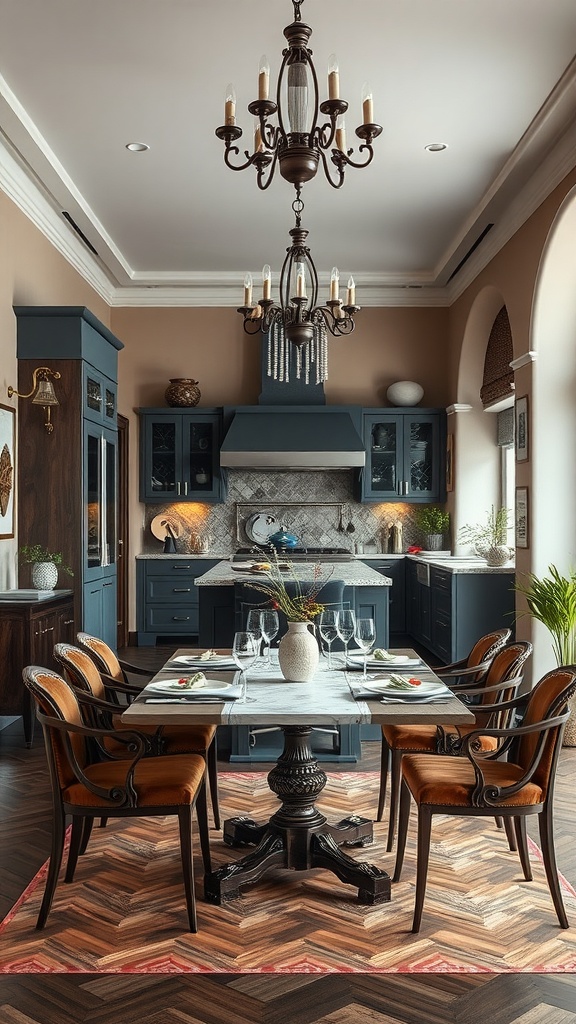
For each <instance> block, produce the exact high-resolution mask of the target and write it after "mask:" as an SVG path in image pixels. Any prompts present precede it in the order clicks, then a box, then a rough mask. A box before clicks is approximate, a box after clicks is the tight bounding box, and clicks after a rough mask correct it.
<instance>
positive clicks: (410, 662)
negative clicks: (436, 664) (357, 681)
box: [346, 655, 430, 672]
mask: <svg viewBox="0 0 576 1024" xmlns="http://www.w3.org/2000/svg"><path fill="white" fill-rule="evenodd" d="M366 664H367V666H368V668H370V669H375V668H376V669H379V670H380V672H388V671H393V672H404V671H408V672H413V671H414V669H415V668H420V670H422V669H425V668H426V666H425V665H424V662H423V661H422V659H421V658H406V657H404V656H403V655H398V656H397V658H394V660H392V659H391V660H390V661H380V660H379V659H376V658H372V657H370V655H368V659H367V661H366ZM346 668H347V669H348V670H349V671H350V672H363V671H364V659H363V658H362V656H356V657H354V656H352V657H350V655H349V656H348V659H347V661H346ZM428 671H430V669H428Z"/></svg>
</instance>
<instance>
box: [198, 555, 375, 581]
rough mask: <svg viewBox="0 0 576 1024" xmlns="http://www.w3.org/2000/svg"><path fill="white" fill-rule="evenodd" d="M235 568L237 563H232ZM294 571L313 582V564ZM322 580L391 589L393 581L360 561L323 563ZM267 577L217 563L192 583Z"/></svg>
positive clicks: (296, 565) (298, 565)
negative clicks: (342, 581)
mask: <svg viewBox="0 0 576 1024" xmlns="http://www.w3.org/2000/svg"><path fill="white" fill-rule="evenodd" d="M235 564H236V565H238V563H235ZM293 565H294V571H295V573H296V576H297V577H298V578H299V579H302V580H310V579H312V575H313V570H314V565H313V563H312V562H295V563H293ZM322 568H323V570H324V574H325V575H324V579H326V580H327V579H333V580H344V583H345V584H346V586H347V587H391V586H392V580H391V579H390V577H389V576H382V575H381V574H380V573H379V572H377V571H376V569H371V568H370V566H369V565H364V564H363V563H362V562H360V561H352V562H322ZM265 578H266V574H265V573H263V574H261V575H260V574H257V573H251V572H240V571H239V570H237V569H233V568H232V563H231V562H229V561H222V562H218V565H215V566H214V567H213V568H212V569H209V570H208V572H205V573H204V575H203V576H197V577H196V579H195V581H194V582H195V584H196V586H197V587H232V586H234V584H235V583H246V582H247V581H248V580H258V579H265ZM292 578H293V577H292V575H291V574H290V573H286V579H292Z"/></svg>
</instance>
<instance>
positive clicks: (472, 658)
mask: <svg viewBox="0 0 576 1024" xmlns="http://www.w3.org/2000/svg"><path fill="white" fill-rule="evenodd" d="M511 636H512V630H511V629H495V630H494V632H493V633H487V634H486V636H481V637H480V639H479V640H477V641H476V643H475V644H474V647H473V648H472V650H471V651H470V654H469V655H468V659H467V662H466V664H467V665H468V668H474V666H475V665H481V664H482V662H483V661H489V660H490V658H493V657H494V655H495V654H497V653H498V651H500V650H501V649H502V648H503V647H504V645H505V644H507V643H508V641H509V639H510V637H511Z"/></svg>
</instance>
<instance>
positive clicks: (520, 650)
mask: <svg viewBox="0 0 576 1024" xmlns="http://www.w3.org/2000/svg"><path fill="white" fill-rule="evenodd" d="M531 654H532V644H531V643H530V641H529V640H514V641H513V643H511V644H506V645H505V646H504V647H502V648H501V649H500V650H499V651H498V652H497V654H495V655H494V658H493V659H492V664H491V665H490V668H489V669H488V672H487V673H486V676H485V677H484V679H483V685H484V686H487V687H488V686H497V685H498V683H503V684H504V683H505V682H506V681H507V680H509V679H514V678H517V677H518V676H520V675H521V674H522V668H523V666H524V663H525V662H526V661H527V659H528V658H529V657H530V655H531ZM514 689H515V688H512V689H510V688H508V689H507V688H506V687H505V686H503V687H502V690H493V691H492V692H491V693H486V694H483V695H482V696H481V698H480V704H481V705H487V704H497V703H498V702H500V701H506V700H511V698H512V697H513V696H514ZM501 724H502V723H501Z"/></svg>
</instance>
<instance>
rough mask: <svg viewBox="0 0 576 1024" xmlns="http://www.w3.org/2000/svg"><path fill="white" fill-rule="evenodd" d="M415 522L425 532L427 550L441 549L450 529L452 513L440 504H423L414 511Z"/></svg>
mask: <svg viewBox="0 0 576 1024" xmlns="http://www.w3.org/2000/svg"><path fill="white" fill-rule="evenodd" d="M413 518H414V523H415V525H416V526H417V527H418V529H419V530H420V531H421V532H422V533H423V534H424V547H425V548H426V550H427V551H440V550H441V548H442V545H443V543H444V536H445V534H447V533H448V530H449V529H450V513H449V512H446V510H445V509H443V508H440V506H439V505H421V506H419V507H418V508H417V509H416V510H415V512H414V516H413Z"/></svg>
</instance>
